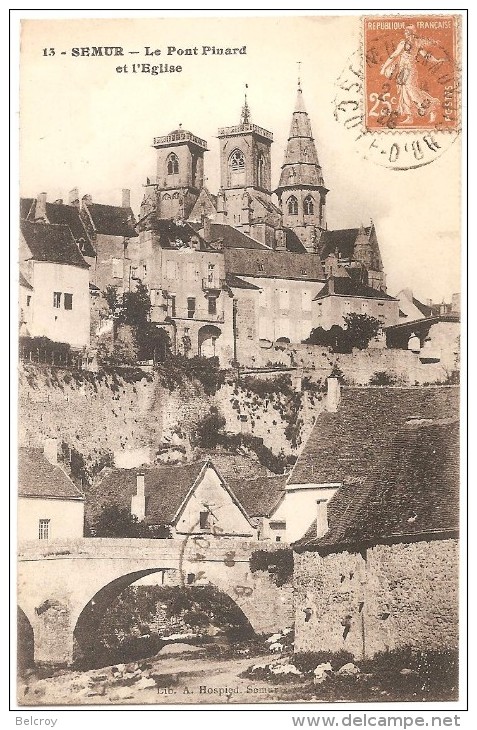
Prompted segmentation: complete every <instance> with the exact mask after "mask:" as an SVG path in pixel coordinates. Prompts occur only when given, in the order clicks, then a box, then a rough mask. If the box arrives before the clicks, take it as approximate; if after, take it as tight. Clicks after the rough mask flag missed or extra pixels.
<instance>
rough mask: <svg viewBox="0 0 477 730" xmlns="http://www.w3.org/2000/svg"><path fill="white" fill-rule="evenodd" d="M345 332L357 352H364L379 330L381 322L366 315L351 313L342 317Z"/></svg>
mask: <svg viewBox="0 0 477 730" xmlns="http://www.w3.org/2000/svg"><path fill="white" fill-rule="evenodd" d="M344 321H345V324H346V330H345V331H346V332H347V333H348V336H349V340H350V343H351V345H352V346H353V347H357V348H358V349H359V350H364V349H365V348H366V347H367V346H368V345H369V343H370V342H371V340H373V339H374V338H375V337H376V336H377V334H378V333H379V331H380V330H381V327H382V325H381V322H380V321H379V319H376V317H370V316H369V315H368V314H356V313H355V312H351V313H350V314H347V315H346V317H344Z"/></svg>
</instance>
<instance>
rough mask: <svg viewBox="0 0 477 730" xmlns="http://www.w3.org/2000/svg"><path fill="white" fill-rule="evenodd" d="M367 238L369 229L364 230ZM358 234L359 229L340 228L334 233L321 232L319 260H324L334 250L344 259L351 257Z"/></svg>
mask: <svg viewBox="0 0 477 730" xmlns="http://www.w3.org/2000/svg"><path fill="white" fill-rule="evenodd" d="M364 231H365V233H366V235H368V236H369V233H370V231H371V227H370V226H368V228H365V229H364ZM358 233H359V228H342V229H338V230H336V231H323V233H322V234H321V238H320V247H321V258H322V259H323V260H324V259H325V258H326V257H327V256H329V254H330V253H334V252H335V250H336V249H338V252H339V254H340V256H341V258H344V259H350V258H352V257H353V251H354V244H355V241H356V238H357V236H358Z"/></svg>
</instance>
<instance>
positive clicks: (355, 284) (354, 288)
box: [314, 276, 397, 301]
mask: <svg viewBox="0 0 477 730" xmlns="http://www.w3.org/2000/svg"><path fill="white" fill-rule="evenodd" d="M333 281H334V291H333V293H330V290H329V282H326V284H325V286H324V287H323V289H322V290H321V291H320V292H319V293H318V294H317V295H316V297H315V299H314V301H316V300H317V299H324V298H325V297H330V296H333V295H336V296H342V297H364V298H365V299H389V300H390V301H397V300H396V299H395V297H391V296H390V295H389V294H386V292H383V291H379V290H378V289H372V288H371V287H370V286H366V285H365V284H361V283H360V282H359V281H356V279H353V278H351V277H346V276H338V277H333Z"/></svg>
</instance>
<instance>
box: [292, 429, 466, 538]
mask: <svg viewBox="0 0 477 730" xmlns="http://www.w3.org/2000/svg"><path fill="white" fill-rule="evenodd" d="M328 520H329V525H330V529H329V530H328V532H327V533H326V535H324V536H323V537H320V538H317V537H316V526H315V525H312V526H311V528H310V529H309V530H308V533H307V534H306V535H305V536H304V538H302V539H301V540H299V541H298V543H296V547H297V549H298V550H306V549H318V550H320V549H322V550H326V551H328V550H333V549H335V548H338V547H340V546H341V547H345V546H348V547H349V546H358V545H360V544H366V543H368V544H376V543H379V542H382V541H389V540H392V541H396V540H399V541H404V542H406V541H408V540H413V539H414V540H415V539H426V538H429V537H432V536H435V535H436V534H437V535H439V536H440V535H442V534H445V533H451V534H455V533H457V531H458V529H459V423H458V420H456V419H455V420H452V419H442V420H436V421H432V420H429V421H425V420H424V421H421V422H419V421H418V422H416V423H415V424H413V423H409V424H406V425H405V426H404V427H402V428H401V429H400V430H399V431H398V432H397V434H396V435H395V437H394V438H393V439H392V440H391V441H390V442H389V444H388V445H387V447H386V448H385V449H384V450H383V451H382V454H381V456H380V458H379V459H378V463H377V465H376V467H375V468H374V470H373V471H372V473H371V474H370V476H369V478H368V479H367V480H366V481H365V482H364V483H363V484H362V485H360V486H358V487H356V488H354V489H352V488H351V487H350V486H345V487H343V488H340V489H339V490H338V492H337V493H336V495H335V496H334V497H333V499H332V500H331V501H330V503H329V510H328ZM314 531H315V536H314V535H313V532H314Z"/></svg>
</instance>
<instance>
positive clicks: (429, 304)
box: [426, 299, 432, 307]
mask: <svg viewBox="0 0 477 730" xmlns="http://www.w3.org/2000/svg"><path fill="white" fill-rule="evenodd" d="M426 305H427V306H428V307H432V299H426Z"/></svg>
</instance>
